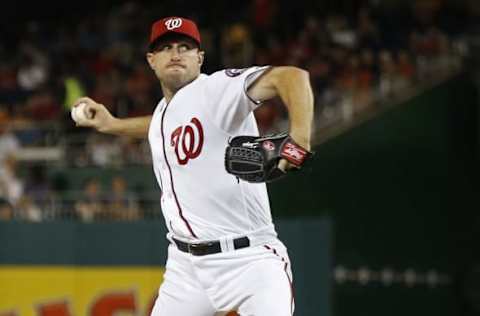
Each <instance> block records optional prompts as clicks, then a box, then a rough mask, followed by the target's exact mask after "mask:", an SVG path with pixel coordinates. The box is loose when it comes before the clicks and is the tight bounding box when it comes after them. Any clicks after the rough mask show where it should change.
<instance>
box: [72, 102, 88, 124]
mask: <svg viewBox="0 0 480 316" xmlns="http://www.w3.org/2000/svg"><path fill="white" fill-rule="evenodd" d="M86 106H87V104H86V103H85V102H82V103H80V104H79V105H78V106H75V107H72V110H71V113H70V114H71V116H72V119H73V120H74V121H75V122H76V123H82V122H85V121H87V120H88V118H87V113H86V109H85V107H86Z"/></svg>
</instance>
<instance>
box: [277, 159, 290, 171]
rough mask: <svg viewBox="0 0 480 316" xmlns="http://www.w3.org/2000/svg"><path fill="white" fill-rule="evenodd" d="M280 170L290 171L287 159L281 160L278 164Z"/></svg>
mask: <svg viewBox="0 0 480 316" xmlns="http://www.w3.org/2000/svg"><path fill="white" fill-rule="evenodd" d="M278 169H280V170H282V171H283V172H286V171H287V170H288V169H290V163H289V162H288V160H286V159H283V158H282V159H280V161H279V162H278Z"/></svg>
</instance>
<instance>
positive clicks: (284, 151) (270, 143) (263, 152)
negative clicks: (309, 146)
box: [225, 133, 313, 182]
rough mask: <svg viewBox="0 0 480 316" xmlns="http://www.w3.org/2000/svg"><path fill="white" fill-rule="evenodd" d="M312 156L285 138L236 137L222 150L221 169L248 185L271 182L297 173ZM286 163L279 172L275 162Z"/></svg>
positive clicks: (288, 138) (279, 168)
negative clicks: (291, 172) (222, 166)
mask: <svg viewBox="0 0 480 316" xmlns="http://www.w3.org/2000/svg"><path fill="white" fill-rule="evenodd" d="M312 155H313V153H312V152H310V151H308V150H306V149H305V148H303V147H301V146H300V145H298V144H297V143H295V141H294V140H293V139H292V138H291V137H290V136H289V135H288V133H281V134H277V135H268V136H263V137H259V136H237V137H234V138H232V139H231V140H230V141H229V144H228V146H227V148H226V151H225V168H226V170H227V172H228V173H230V174H233V175H235V176H237V177H238V178H240V179H243V180H245V181H248V182H271V181H274V180H277V179H279V178H281V177H283V176H284V175H286V174H287V172H289V171H290V170H299V169H300V168H301V167H302V165H303V164H304V163H305V161H306V160H308V159H309V158H310V157H311V156H312ZM283 159H284V160H286V161H288V163H289V165H290V166H291V167H290V168H289V169H287V170H283V169H282V168H281V167H280V166H279V163H280V161H281V160H283Z"/></svg>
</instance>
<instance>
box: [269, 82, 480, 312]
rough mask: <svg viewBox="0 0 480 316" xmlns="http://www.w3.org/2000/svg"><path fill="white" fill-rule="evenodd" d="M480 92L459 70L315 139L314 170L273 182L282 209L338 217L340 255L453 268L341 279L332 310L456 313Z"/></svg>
mask: <svg viewBox="0 0 480 316" xmlns="http://www.w3.org/2000/svg"><path fill="white" fill-rule="evenodd" d="M475 98H476V92H475V89H474V88H473V87H472V84H471V83H470V81H469V79H468V77H467V76H465V75H462V76H459V77H457V78H455V79H454V80H452V81H450V82H448V83H446V84H443V85H441V86H439V87H437V88H435V89H433V90H431V91H427V92H426V93H424V94H422V95H420V96H418V97H416V98H415V99H414V100H412V101H410V102H408V103H407V104H405V105H403V106H400V107H396V108H392V110H390V111H387V112H385V113H384V114H382V115H381V116H379V117H378V118H376V119H374V120H372V121H369V122H366V123H364V124H363V125H361V126H359V127H357V128H355V129H353V130H351V131H349V132H347V133H345V134H343V135H341V136H339V137H336V138H335V139H332V140H331V141H329V142H327V143H325V144H323V145H321V146H319V147H318V148H316V151H317V154H316V158H315V164H314V165H315V166H314V168H313V169H312V171H311V172H309V173H304V174H302V173H299V174H296V175H292V176H291V177H289V178H286V179H285V180H281V181H279V182H277V183H274V184H272V185H271V186H270V193H271V197H272V199H271V201H272V204H273V210H274V212H275V214H276V215H277V216H295V215H304V214H305V212H306V213H308V214H328V215H329V216H331V217H332V218H333V220H334V223H335V246H334V252H335V255H334V258H335V259H334V261H335V264H336V265H343V266H345V267H349V268H352V269H358V268H359V267H362V266H365V267H369V268H373V269H377V270H378V269H382V268H383V267H390V268H393V269H398V270H402V271H404V270H405V269H407V268H412V269H414V270H415V271H417V272H422V271H423V272H426V271H427V270H428V269H436V270H437V271H439V272H442V273H446V274H449V275H451V276H452V277H454V280H453V281H454V282H453V284H451V285H450V286H442V287H438V288H434V289H431V288H428V287H427V286H417V287H414V288H407V287H405V286H400V285H399V286H394V287H385V286H381V285H379V284H375V282H373V283H372V284H369V285H367V286H360V285H358V284H355V282H351V283H346V284H344V285H339V286H337V287H336V288H335V294H334V298H335V305H334V306H335V307H334V310H335V313H334V315H336V316H344V315H345V316H347V315H460V312H461V309H462V304H463V303H462V298H461V296H462V293H461V292H460V291H459V288H460V287H461V277H462V273H463V269H464V268H465V266H466V265H468V260H469V255H470V254H471V253H472V252H473V250H474V249H475V248H476V247H474V243H473V240H472V239H471V237H470V235H471V233H472V232H473V230H474V227H473V225H474V224H473V223H474V222H475V221H473V219H475V217H476V214H475V213H476V212H477V211H478V210H479V209H480V208H479V202H478V199H477V196H478V194H477V193H478V167H477V165H478V163H479V161H478V159H476V151H477V149H478V148H476V145H475V144H476V139H477V134H476V132H475V130H476V124H477V120H476V117H477V113H478V112H477V106H476V99H475ZM292 210H293V211H292ZM477 226H478V224H477Z"/></svg>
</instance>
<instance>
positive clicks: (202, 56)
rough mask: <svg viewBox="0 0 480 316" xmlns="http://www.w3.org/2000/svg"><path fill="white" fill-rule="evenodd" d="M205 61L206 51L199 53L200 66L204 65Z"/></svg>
mask: <svg viewBox="0 0 480 316" xmlns="http://www.w3.org/2000/svg"><path fill="white" fill-rule="evenodd" d="M204 59H205V52H204V51H199V52H198V64H199V65H200V66H202V65H203V60H204Z"/></svg>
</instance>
